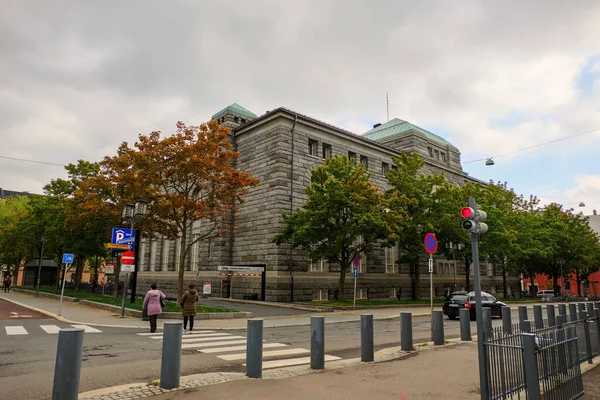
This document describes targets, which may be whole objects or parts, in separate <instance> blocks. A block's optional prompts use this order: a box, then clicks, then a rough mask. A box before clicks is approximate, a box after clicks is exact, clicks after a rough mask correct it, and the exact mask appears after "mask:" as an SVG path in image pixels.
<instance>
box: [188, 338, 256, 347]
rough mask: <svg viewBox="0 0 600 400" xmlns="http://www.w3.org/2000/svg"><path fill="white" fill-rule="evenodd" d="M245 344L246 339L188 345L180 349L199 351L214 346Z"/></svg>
mask: <svg viewBox="0 0 600 400" xmlns="http://www.w3.org/2000/svg"><path fill="white" fill-rule="evenodd" d="M242 343H246V339H245V338H244V340H229V341H221V342H210V343H189V344H182V345H181V348H182V349H199V348H203V347H214V346H227V345H230V344H242Z"/></svg>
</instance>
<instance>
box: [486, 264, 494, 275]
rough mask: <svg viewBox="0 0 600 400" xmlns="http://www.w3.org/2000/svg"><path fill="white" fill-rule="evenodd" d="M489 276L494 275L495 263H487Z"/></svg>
mask: <svg viewBox="0 0 600 400" xmlns="http://www.w3.org/2000/svg"><path fill="white" fill-rule="evenodd" d="M487 276H494V264H491V263H487Z"/></svg>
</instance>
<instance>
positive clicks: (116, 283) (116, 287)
mask: <svg viewBox="0 0 600 400" xmlns="http://www.w3.org/2000/svg"><path fill="white" fill-rule="evenodd" d="M120 276H121V257H117V265H115V281H114V282H113V292H112V296H113V297H115V298H116V297H119V278H120Z"/></svg>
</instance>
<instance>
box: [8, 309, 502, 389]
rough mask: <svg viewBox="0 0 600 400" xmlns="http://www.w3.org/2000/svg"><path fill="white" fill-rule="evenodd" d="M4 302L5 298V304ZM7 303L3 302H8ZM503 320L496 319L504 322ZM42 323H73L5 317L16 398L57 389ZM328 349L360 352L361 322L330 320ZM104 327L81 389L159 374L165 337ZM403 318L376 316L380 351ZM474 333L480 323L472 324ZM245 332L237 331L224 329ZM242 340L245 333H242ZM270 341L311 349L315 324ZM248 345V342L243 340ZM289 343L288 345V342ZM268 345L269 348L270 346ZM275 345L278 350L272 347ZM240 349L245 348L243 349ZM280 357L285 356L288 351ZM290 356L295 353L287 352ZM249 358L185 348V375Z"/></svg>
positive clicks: (393, 341) (420, 324)
mask: <svg viewBox="0 0 600 400" xmlns="http://www.w3.org/2000/svg"><path fill="white" fill-rule="evenodd" d="M4 304H5V303H4V302H2V303H1V305H2V307H3V306H4ZM3 308H4V307H3ZM500 322H501V321H500V320H494V325H499V324H500ZM413 323H414V328H413V337H414V341H415V343H417V342H424V341H428V340H430V321H429V318H427V317H421V318H414V319H413ZM42 325H44V326H46V325H53V326H58V327H59V328H65V327H70V325H69V324H66V323H63V322H59V321H56V320H53V319H47V318H46V319H35V320H34V319H29V318H27V319H22V320H13V319H5V320H0V343H2V347H1V350H0V388H2V389H1V390H2V394H3V396H7V397H6V398H11V399H33V398H35V399H46V398H49V397H50V396H49V394H50V393H51V390H52V383H53V376H54V363H55V357H56V346H57V342H58V335H57V334H52V333H48V332H46V331H45V330H44V329H42V327H41V326H42ZM444 325H445V330H446V337H447V338H452V337H458V336H459V332H460V327H459V322H458V321H450V320H447V319H445V320H444ZM7 326H22V327H23V328H24V329H25V330H26V331H27V334H21V335H8V334H7V332H6V327H7ZM325 327H326V328H325V329H326V331H325V335H326V337H325V348H326V354H328V355H333V356H338V357H342V358H353V357H359V356H360V323H359V322H358V321H356V322H344V323H332V324H326V325H325ZM97 330H99V331H100V332H93V333H91V332H90V333H86V334H85V336H84V349H83V362H82V372H81V382H80V391H81V392H84V391H89V390H94V389H99V388H104V387H107V386H115V385H121V384H127V383H133V382H149V381H152V380H155V379H157V378H158V377H159V376H160V358H161V341H160V340H156V339H152V338H151V337H149V336H142V335H138V333H142V332H147V329H143V330H142V329H127V328H104V327H101V328H97ZM399 331H400V327H399V320H398V319H392V320H376V321H375V344H376V350H378V349H381V348H384V347H390V346H398V345H399ZM472 331H473V332H475V323H474V322H473V323H472ZM221 333H222V334H225V335H227V334H230V335H234V336H242V337H245V336H246V332H245V331H240V330H235V331H230V332H218V333H215V335H219V334H221ZM242 339H243V338H242ZM264 339H265V341H266V342H265V343H280V344H286V345H290V346H292V347H289V348H303V349H310V327H309V326H306V325H305V326H290V327H281V328H266V329H265V331H264ZM242 346H243V344H242ZM286 348H288V347H286ZM267 350H268V349H267V348H265V351H267ZM273 350H276V349H273ZM239 352H242V353H243V352H244V351H243V350H240V351H239ZM278 358H286V357H285V356H282V357H278ZM287 358H291V357H290V356H287ZM243 362H244V360H237V361H225V360H222V359H220V358H218V356H217V355H216V354H204V353H200V352H197V351H195V350H192V349H189V350H184V351H183V355H182V369H181V371H182V374H183V375H189V374H196V373H202V372H211V371H238V372H243V371H244V367H243V366H242V363H243Z"/></svg>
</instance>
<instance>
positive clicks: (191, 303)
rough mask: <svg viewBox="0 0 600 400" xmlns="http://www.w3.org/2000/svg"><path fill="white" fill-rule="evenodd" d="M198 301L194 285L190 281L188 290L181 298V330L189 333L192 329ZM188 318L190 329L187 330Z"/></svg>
mask: <svg viewBox="0 0 600 400" xmlns="http://www.w3.org/2000/svg"><path fill="white" fill-rule="evenodd" d="M197 302H198V292H197V291H196V285H195V284H194V282H191V283H190V284H189V285H188V290H186V292H185V293H184V294H183V297H182V298H181V303H180V305H181V307H182V308H183V331H184V332H189V333H191V332H192V331H193V330H194V317H195V316H196V303H197ZM188 319H189V321H190V330H189V331H188V330H187V324H188Z"/></svg>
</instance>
